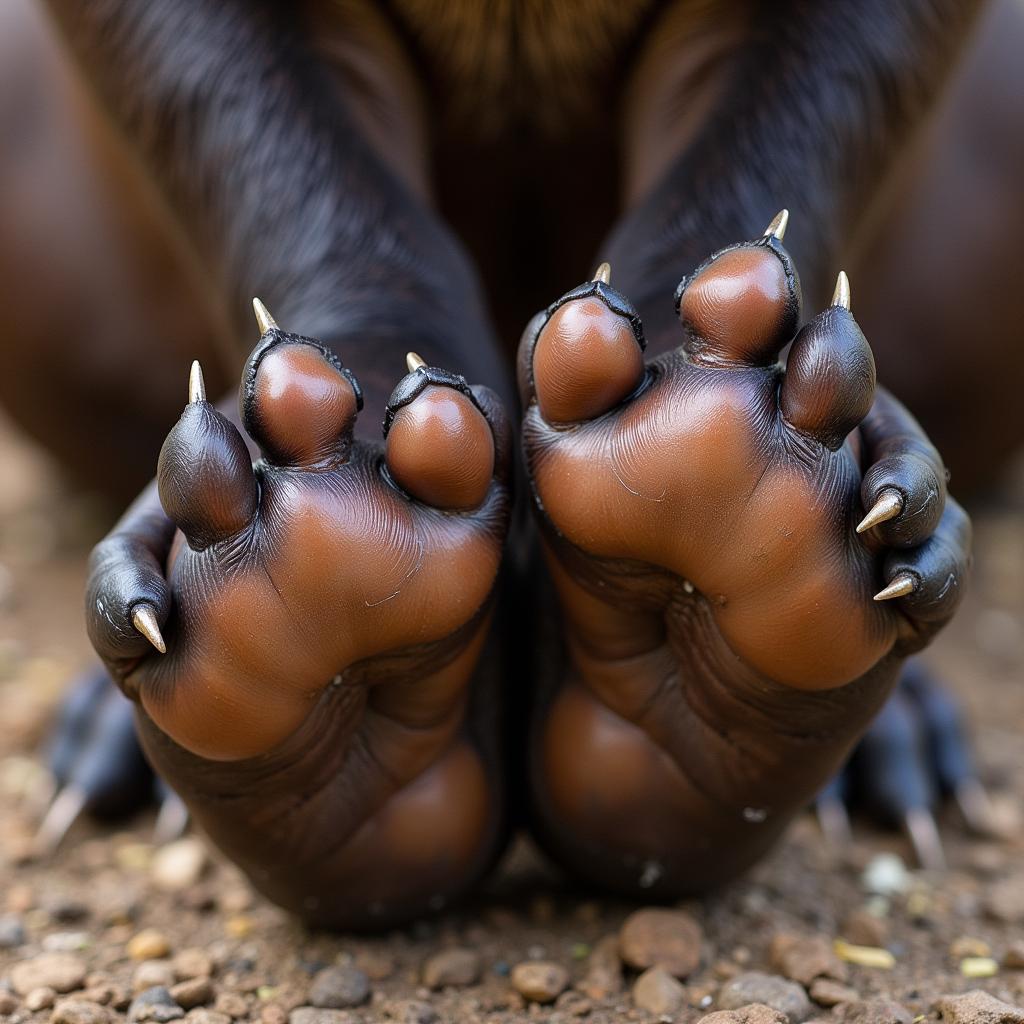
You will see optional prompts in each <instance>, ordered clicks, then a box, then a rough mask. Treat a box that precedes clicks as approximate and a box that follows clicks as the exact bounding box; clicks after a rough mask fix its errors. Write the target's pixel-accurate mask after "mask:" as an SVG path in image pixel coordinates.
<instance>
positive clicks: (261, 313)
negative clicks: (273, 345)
mask: <svg viewBox="0 0 1024 1024" xmlns="http://www.w3.org/2000/svg"><path fill="white" fill-rule="evenodd" d="M252 311H253V312H254V313H255V314H256V326H257V327H258V328H259V329H260V337H263V335H264V334H266V333H267V331H269V330H272V329H273V328H275V327H276V326H277V321H276V320H275V319H274V318H273V317H272V316H271V315H270V310H269V309H267V307H266V306H264V305H263V302H262V300H260V299H259V298H257V297H256V296H253V300H252Z"/></svg>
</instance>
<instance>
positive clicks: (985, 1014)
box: [935, 989, 1024, 1024]
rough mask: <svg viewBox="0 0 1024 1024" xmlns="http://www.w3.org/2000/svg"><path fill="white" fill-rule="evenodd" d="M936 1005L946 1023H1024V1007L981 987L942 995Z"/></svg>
mask: <svg viewBox="0 0 1024 1024" xmlns="http://www.w3.org/2000/svg"><path fill="white" fill-rule="evenodd" d="M935 1006H936V1009H937V1010H938V1011H939V1012H940V1013H941V1014H942V1019H943V1021H944V1022H945V1024H1024V1009H1021V1008H1020V1007H1019V1006H1011V1005H1010V1004H1009V1003H1004V1002H1003V1001H1002V1000H1001V999H996V997H995V996H993V995H989V993H988V992H982V991H981V990H980V989H974V990H973V991H971V992H967V993H965V994H964V995H950V996H941V997H940V998H939V999H938V1000H937V1002H936V1004H935Z"/></svg>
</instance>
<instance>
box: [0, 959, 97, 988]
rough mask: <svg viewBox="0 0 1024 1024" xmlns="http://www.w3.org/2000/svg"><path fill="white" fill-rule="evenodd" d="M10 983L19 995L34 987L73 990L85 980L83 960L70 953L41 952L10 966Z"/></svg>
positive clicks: (79, 986)
mask: <svg viewBox="0 0 1024 1024" xmlns="http://www.w3.org/2000/svg"><path fill="white" fill-rule="evenodd" d="M10 975H11V985H12V986H13V988H14V991H15V992H17V993H18V994H19V995H22V996H25V995H28V993H29V992H31V991H32V990H33V989H36V988H52V989H53V990H54V991H55V992H73V991H74V990H75V989H77V988H81V987H82V982H84V981H85V975H86V967H85V962H84V961H83V960H81V959H79V958H78V957H77V956H73V955H71V954H70V953H43V954H42V955H41V956H37V957H33V958H32V959H31V960H22V961H21V962H20V963H16V964H15V965H14V966H13V967H12V968H11V972H10Z"/></svg>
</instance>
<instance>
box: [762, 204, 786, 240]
mask: <svg viewBox="0 0 1024 1024" xmlns="http://www.w3.org/2000/svg"><path fill="white" fill-rule="evenodd" d="M788 224H789V210H787V209H785V208H783V209H781V210H779V212H778V213H777V214H775V216H774V217H773V218H772V222H771V224H769V225H768V227H767V228H765V232H764V234H765V237H766V238H767V237H768V235H774V236H775V237H776V238H777V239H778V240H779V241H780V242H781V241H782V239H783V238H785V237H786V226H787V225H788Z"/></svg>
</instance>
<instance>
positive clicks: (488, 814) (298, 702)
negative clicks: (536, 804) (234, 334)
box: [99, 330, 508, 926]
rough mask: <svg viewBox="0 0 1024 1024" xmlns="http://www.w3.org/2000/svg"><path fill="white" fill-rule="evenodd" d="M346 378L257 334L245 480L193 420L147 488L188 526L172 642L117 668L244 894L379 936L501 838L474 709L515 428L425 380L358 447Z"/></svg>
mask: <svg viewBox="0 0 1024 1024" xmlns="http://www.w3.org/2000/svg"><path fill="white" fill-rule="evenodd" d="M353 383H354V382H353V381H352V379H351V375H350V374H347V372H346V371H345V370H344V368H343V367H341V366H340V365H339V364H338V362H337V360H336V359H334V358H333V357H332V356H331V355H330V354H329V353H327V352H325V351H323V350H322V349H321V348H320V347H319V346H318V344H317V343H315V342H313V341H312V340H311V339H303V338H298V337H296V336H293V335H288V334H284V333H282V332H280V331H277V330H274V331H272V332H269V333H268V335H266V336H265V337H264V339H263V341H262V342H261V344H260V345H259V346H258V347H257V349H256V352H255V353H254V356H253V357H252V358H251V359H250V361H249V363H248V365H247V369H246V373H245V375H244V377H243V382H242V406H243V415H244V420H245V423H246V425H247V427H248V428H249V432H250V434H251V435H252V436H253V439H254V440H255V441H256V442H257V443H259V444H261V445H262V446H263V447H264V450H265V452H266V454H267V456H268V457H267V458H265V459H264V460H261V461H259V462H258V463H257V464H256V466H255V467H253V466H251V465H250V463H249V460H248V458H245V459H242V458H240V457H239V456H238V453H239V452H242V453H243V454H244V452H245V446H244V444H243V442H242V439H241V436H240V435H239V432H238V430H237V429H236V428H235V427H234V425H233V424H231V423H230V422H229V421H228V420H227V419H226V418H225V417H224V416H223V415H222V414H220V413H219V412H217V411H216V410H215V409H214V408H213V407H212V406H211V405H210V404H209V403H208V402H205V401H200V402H196V403H193V404H190V405H189V406H187V407H186V409H185V412H184V413H183V415H182V417H181V419H180V420H179V422H178V424H177V425H176V426H175V427H174V428H173V429H172V430H171V432H170V434H169V436H168V438H167V441H166V442H165V444H164V449H163V453H162V456H161V461H160V474H159V477H158V482H159V488H160V494H161V496H171V497H173V500H172V501H165V506H166V510H167V512H168V514H169V515H171V516H172V517H173V518H177V519H178V520H179V522H180V525H181V527H182V530H183V534H179V535H178V537H177V539H176V540H175V541H174V542H173V543H172V544H171V548H170V554H169V557H168V564H167V582H166V592H165V594H164V595H162V600H159V601H155V602H154V604H155V606H156V607H157V609H158V614H159V616H160V620H161V625H162V628H163V630H164V635H165V637H166V640H167V646H168V650H167V653H166V655H163V656H160V655H158V654H156V653H155V652H152V651H150V652H147V653H146V655H145V656H143V657H140V658H137V659H134V661H128V660H125V659H124V658H123V657H122V658H121V659H118V658H116V657H115V658H108V666H109V668H110V669H111V671H112V672H113V673H114V674H115V676H116V678H118V679H119V681H120V682H121V685H122V687H123V688H124V690H125V692H126V693H128V694H129V695H130V696H131V697H132V698H133V699H135V700H136V701H137V702H138V705H139V722H140V730H141V735H142V738H143V742H144V744H145V747H146V751H147V753H148V755H149V757H150V759H151V761H152V763H153V764H154V766H155V767H156V768H157V770H158V771H159V772H160V773H161V774H162V775H163V776H164V777H165V778H166V779H167V780H168V781H169V782H170V783H171V785H172V786H174V787H175V789H176V790H177V791H178V792H179V793H180V794H181V795H182V796H183V798H184V799H185V800H186V801H187V803H188V805H189V807H190V809H191V811H192V813H193V814H194V815H195V816H196V818H197V820H198V821H199V822H200V823H201V824H202V825H203V826H204V828H205V829H206V830H207V831H208V832H209V834H210V835H211V836H212V838H213V839H214V841H215V842H217V843H218V844H219V845H220V846H222V848H223V849H224V850H225V851H226V852H227V853H228V854H229V856H231V857H232V859H234V860H235V861H236V862H237V863H239V864H240V865H241V866H242V867H243V868H244V869H246V870H247V871H248V873H249V875H250V877H251V878H252V880H253V883H254V884H255V885H256V886H257V887H258V888H260V889H261V890H262V891H264V892H266V893H267V894H268V895H270V896H271V897H272V898H273V899H275V900H277V901H278V902H280V903H282V904H283V905H285V906H287V907H290V908H291V909H293V910H295V911H296V912H297V913H300V914H302V915H303V916H304V917H307V918H308V919H309V920H311V921H318V922H323V923H330V924H339V923H346V924H348V925H350V926H355V925H361V926H384V925H386V924H389V923H392V922H394V921H395V920H397V919H400V918H403V917H405V916H406V915H408V914H411V913H416V912H422V911H424V910H426V909H427V907H428V906H429V905H431V903H433V904H435V905H436V904H438V903H443V902H446V901H447V900H449V899H451V898H453V897H454V896H455V895H457V894H459V893H460V892H462V891H463V890H464V889H465V888H466V887H467V886H469V885H470V884H472V882H473V881H474V880H475V879H476V878H477V877H479V875H480V873H481V872H482V870H483V869H484V868H485V867H486V866H487V865H488V864H489V863H490V862H491V860H492V859H493V857H494V855H495V852H496V850H497V848H498V847H497V844H498V841H499V839H500V836H501V834H502V825H503V822H502V799H501V796H500V792H499V787H498V778H497V776H496V775H495V772H494V766H493V745H494V740H493V737H490V738H488V737H487V736H485V735H482V734H481V732H480V729H479V727H478V723H475V722H474V721H472V720H471V718H470V715H469V713H468V708H469V691H470V688H471V687H472V688H474V689H476V690H483V691H484V692H490V687H491V683H490V682H489V681H488V678H487V676H488V673H489V671H490V670H489V668H488V667H484V668H483V669H481V670H479V671H478V661H479V659H480V655H481V651H482V650H483V648H484V646H485V643H486V641H487V634H488V627H489V623H490V618H491V604H492V597H493V590H494V586H495V580H496V578H497V573H498V567H499V563H500V560H501V554H502V549H503V542H504V534H505V527H506V522H507V516H508V501H507V493H506V489H505V485H504V483H503V479H504V476H505V474H506V471H507V469H506V467H507V461H508V459H507V451H506V449H507V445H508V439H507V431H506V430H505V427H504V424H503V421H502V419H501V413H500V409H499V407H498V405H497V403H496V400H495V399H494V398H493V397H492V396H491V395H489V394H488V393H487V392H486V390H485V389H482V390H479V391H471V390H470V389H469V388H468V387H467V386H465V385H464V384H462V385H461V387H462V389H463V390H457V389H456V388H454V387H447V386H444V385H440V384H431V385H430V386H429V387H427V388H426V389H424V390H422V391H421V392H420V393H419V394H417V395H416V396H415V397H414V398H413V399H412V400H411V401H410V402H408V403H407V404H405V405H404V406H403V407H402V408H401V409H399V410H398V412H397V415H395V416H394V418H393V422H392V426H391V430H390V433H389V436H388V443H387V446H386V448H383V449H382V447H381V446H380V445H379V444H378V445H369V444H367V443H364V442H361V443H354V442H353V440H352V429H353V425H354V420H355V414H356V407H357V404H358V397H357V396H358V394H359V392H358V390H354V389H353ZM389 416H390V414H389ZM488 416H489V417H490V418H488ZM439 420H440V421H441V422H440V427H438V421H439ZM197 421H198V422H199V423H200V424H201V426H199V427H197ZM439 430H440V436H439ZM455 457H457V458H458V459H459V460H460V461H459V468H458V471H456V472H451V471H450V470H448V469H446V468H445V467H446V464H447V463H448V461H449V460H451V459H453V458H455ZM392 458H394V459H395V462H394V463H392V461H391V460H392ZM438 463H440V464H441V465H440V466H438ZM410 467H412V470H410ZM410 473H411V476H410ZM496 473H497V474H498V476H497V477H496V475H495V474H496ZM399 478H400V479H402V480H403V481H404V482H405V484H407V486H406V487H405V489H404V490H400V489H399V488H398V487H396V486H394V484H393V483H392V482H391V481H392V479H399ZM407 478H408V479H407ZM218 479H219V480H220V482H221V484H222V486H221V487H220V488H218V487H217V486H215V485H216V482H217V481H218ZM257 481H258V483H259V490H258V493H259V499H258V503H257V501H256V500H255V495H256V483H257ZM246 482H247V484H248V486H245V483H246ZM232 503H234V504H232ZM440 509H443V510H444V511H443V512H442V511H440ZM454 510H459V511H458V512H456V511H454ZM163 540H166V538H163ZM186 541H187V543H186ZM115 543H116V540H115V539H114V538H111V539H110V540H108V541H106V542H105V544H106V545H108V546H110V545H113V544H115ZM99 564H100V565H102V562H100V563H99ZM108 585H109V584H108ZM100 586H102V583H101V584H100ZM126 613H127V609H126V610H125V613H123V614H126ZM101 632H102V631H101ZM120 639H121V636H120V634H119V633H115V632H112V631H110V630H108V635H107V636H106V637H105V638H104V640H105V644H104V643H103V642H101V644H100V645H99V646H100V650H101V653H102V652H109V651H117V650H118V644H119V641H120ZM122 653H123V652H122ZM140 653H141V652H140ZM299 794H301V801H300V802H299V803H298V804H296V805H295V806H294V807H292V806H291V805H292V803H293V801H294V800H295V798H296V797H297V796H298V795H299ZM270 808H274V809H275V813H274V814H272V815H271V816H270V817H268V816H267V812H268V810H269V809H270ZM426 820H429V821H431V829H430V835H429V836H427V835H425V834H424V832H423V829H422V823H423V822H424V821H426Z"/></svg>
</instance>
